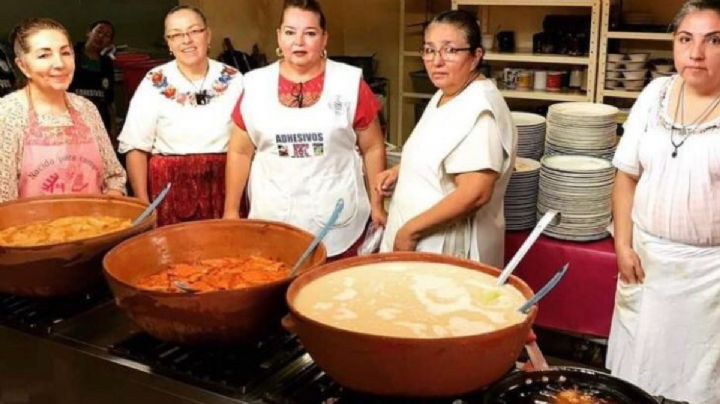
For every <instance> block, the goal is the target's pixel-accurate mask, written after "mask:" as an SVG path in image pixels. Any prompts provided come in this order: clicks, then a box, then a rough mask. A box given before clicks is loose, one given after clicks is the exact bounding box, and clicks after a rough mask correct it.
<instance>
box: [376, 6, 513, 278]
mask: <svg viewBox="0 0 720 404" xmlns="http://www.w3.org/2000/svg"><path fill="white" fill-rule="evenodd" d="M482 56H483V50H482V47H481V44H480V28H479V26H478V23H477V21H476V19H475V17H474V16H473V15H471V14H470V13H467V12H465V11H461V10H460V11H447V12H444V13H442V14H440V15H438V16H436V17H435V18H433V19H432V21H430V24H429V25H428V26H427V27H426V28H425V39H424V45H423V48H422V58H423V61H424V63H425V69H426V70H427V72H428V76H430V79H431V80H432V82H433V84H434V85H435V87H437V88H438V91H437V92H436V93H435V95H434V96H433V98H432V99H431V100H430V103H429V104H428V106H427V107H426V108H425V112H424V113H423V115H422V117H421V118H420V121H419V122H418V123H417V126H416V127H415V129H414V130H413V132H412V134H411V135H410V138H409V139H408V140H407V142H406V143H405V145H404V147H403V153H402V159H401V160H400V165H399V166H396V167H393V168H392V169H390V170H387V171H385V172H383V173H381V174H380V176H379V177H378V180H377V181H376V183H377V184H378V191H379V192H382V193H384V194H386V195H388V196H389V195H390V194H392V195H393V198H392V202H391V204H390V212H389V215H388V223H387V228H386V229H385V234H384V236H383V240H382V245H381V248H380V250H381V251H423V252H433V253H438V254H440V253H442V254H449V255H453V256H457V257H461V258H470V259H473V260H477V261H480V262H483V263H485V264H488V265H492V266H495V267H502V264H503V253H504V241H505V216H504V213H503V199H504V197H505V190H506V188H507V184H508V181H509V180H510V175H511V174H512V170H513V164H514V161H515V150H516V145H517V132H516V129H515V125H514V124H513V121H512V117H511V115H510V110H509V109H508V106H507V104H506V103H505V100H504V99H503V97H502V95H501V94H500V91H498V89H497V87H495V85H494V84H493V83H492V82H491V81H490V80H488V79H487V78H485V77H484V76H483V75H482V74H480V72H479V71H478V67H479V65H480V62H481V60H482ZM396 181H397V186H395V182H396ZM393 188H394V192H393Z"/></svg>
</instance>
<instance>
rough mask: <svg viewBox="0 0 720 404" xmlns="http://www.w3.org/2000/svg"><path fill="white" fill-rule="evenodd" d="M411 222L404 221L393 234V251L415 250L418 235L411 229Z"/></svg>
mask: <svg viewBox="0 0 720 404" xmlns="http://www.w3.org/2000/svg"><path fill="white" fill-rule="evenodd" d="M411 223H412V222H408V223H405V225H404V226H403V227H401V228H400V230H398V232H397V234H395V243H394V244H393V251H415V248H416V247H417V243H418V241H419V240H420V235H419V234H418V233H416V232H415V231H413V230H412V225H411Z"/></svg>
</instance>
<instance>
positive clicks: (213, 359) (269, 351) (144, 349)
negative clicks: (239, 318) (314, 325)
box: [109, 333, 305, 396]
mask: <svg viewBox="0 0 720 404" xmlns="http://www.w3.org/2000/svg"><path fill="white" fill-rule="evenodd" d="M109 352H110V353H112V354H115V355H118V356H120V357H123V358H126V359H131V360H133V361H136V362H140V363H142V364H145V365H147V366H149V367H150V368H151V369H152V371H153V372H155V373H158V374H163V375H166V376H169V377H172V378H174V379H177V380H182V381H183V382H185V383H189V384H194V385H196V386H199V387H202V388H206V389H208V390H212V391H215V392H218V393H221V394H227V395H231V396H245V395H248V394H250V393H251V392H252V390H255V389H256V388H257V387H258V386H259V385H260V384H262V383H263V381H264V380H265V379H266V378H268V377H269V376H270V375H272V374H275V373H277V372H279V371H280V370H281V369H282V368H284V367H286V366H287V365H288V364H290V363H291V362H293V361H295V360H297V359H298V358H299V357H301V356H302V355H304V354H305V351H304V350H303V348H302V346H301V345H300V343H299V341H298V340H297V338H296V337H294V336H290V335H288V334H278V335H274V336H272V337H269V338H267V339H265V340H263V341H262V342H259V343H257V344H254V345H249V346H238V347H233V348H197V347H187V346H181V345H177V344H172V343H168V342H163V341H160V340H157V339H155V338H153V337H151V336H149V335H147V334H144V333H139V334H135V335H133V336H132V337H130V338H129V339H127V340H125V341H122V342H120V343H118V344H115V345H113V346H111V347H110V348H109Z"/></svg>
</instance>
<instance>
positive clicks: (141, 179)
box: [125, 149, 150, 203]
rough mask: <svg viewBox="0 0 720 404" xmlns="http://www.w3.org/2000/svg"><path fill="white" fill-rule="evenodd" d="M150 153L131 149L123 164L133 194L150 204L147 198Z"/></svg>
mask: <svg viewBox="0 0 720 404" xmlns="http://www.w3.org/2000/svg"><path fill="white" fill-rule="evenodd" d="M149 154H150V153H148V152H146V151H143V150H138V149H133V150H130V151H129V152H128V153H127V157H126V159H125V164H126V165H127V172H128V177H129V178H130V186H131V187H132V190H133V194H134V195H135V196H136V197H137V198H140V200H141V201H143V202H146V203H147V202H150V198H149V197H148V185H147V184H148V174H147V173H148V155H149Z"/></svg>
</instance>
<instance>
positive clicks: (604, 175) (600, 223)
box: [537, 155, 615, 241]
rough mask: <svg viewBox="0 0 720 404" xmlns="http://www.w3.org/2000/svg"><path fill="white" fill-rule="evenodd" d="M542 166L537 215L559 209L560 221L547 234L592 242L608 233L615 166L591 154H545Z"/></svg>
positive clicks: (552, 225)
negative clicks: (589, 155) (590, 155)
mask: <svg viewBox="0 0 720 404" xmlns="http://www.w3.org/2000/svg"><path fill="white" fill-rule="evenodd" d="M541 164H542V168H541V169H540V183H539V185H540V187H539V193H538V201H537V215H538V217H541V216H542V215H543V214H544V213H545V212H546V211H547V210H548V209H555V210H557V211H559V212H560V222H559V223H557V224H551V225H549V226H548V227H547V229H546V230H545V234H547V235H548V236H551V237H555V238H559V239H563V240H573V241H590V240H598V239H601V238H604V237H606V236H607V231H606V228H607V226H608V224H610V216H611V193H612V185H613V180H614V178H615V168H614V167H613V166H612V164H611V163H610V162H609V161H607V160H604V159H600V158H596V157H588V156H577V155H575V156H545V157H543V159H542V161H541Z"/></svg>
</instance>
